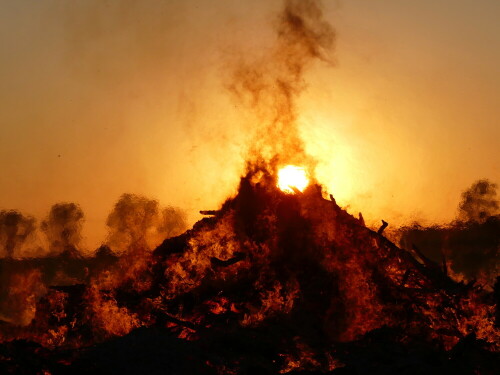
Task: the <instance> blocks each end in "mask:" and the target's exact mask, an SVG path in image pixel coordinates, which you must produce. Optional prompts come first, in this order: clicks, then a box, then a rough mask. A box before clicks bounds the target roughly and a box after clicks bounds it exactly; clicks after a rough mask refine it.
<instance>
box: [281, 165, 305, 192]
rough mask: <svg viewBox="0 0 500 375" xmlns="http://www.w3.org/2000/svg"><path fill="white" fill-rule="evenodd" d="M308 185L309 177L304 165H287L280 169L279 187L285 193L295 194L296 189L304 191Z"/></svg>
mask: <svg viewBox="0 0 500 375" xmlns="http://www.w3.org/2000/svg"><path fill="white" fill-rule="evenodd" d="M307 185H309V178H308V177H307V172H306V171H305V169H304V168H303V167H297V166H295V165H287V166H286V167H283V168H281V169H280V170H279V171H278V188H280V189H281V190H282V191H283V192H285V193H289V194H293V193H294V192H295V191H294V190H295V189H296V190H299V191H304V189H305V188H306V187H307Z"/></svg>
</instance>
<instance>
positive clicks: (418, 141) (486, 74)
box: [0, 0, 500, 246]
mask: <svg viewBox="0 0 500 375" xmlns="http://www.w3.org/2000/svg"><path fill="white" fill-rule="evenodd" d="M281 5H282V2H281V1H280V0H276V1H274V0H273V1H271V0H259V1H256V0H253V1H234V0H210V1H208V0H206V1H202V0H175V1H174V0H170V1H160V0H140V1H139V0H136V1H134V0H108V1H106V0H57V1H56V0H42V1H40V0H0V158H1V160H2V163H1V166H0V209H20V210H21V211H23V212H25V213H29V214H32V215H35V216H37V217H38V218H43V217H44V216H45V215H46V214H47V212H48V210H49V209H50V206H51V205H52V204H53V203H56V202H63V201H65V202H77V203H79V204H80V205H81V207H82V209H83V210H84V212H85V215H86V224H85V229H84V233H85V235H86V237H87V246H95V245H96V244H97V243H98V242H99V241H100V240H102V239H103V238H104V237H105V234H106V228H105V224H104V222H105V218H106V216H107V214H108V213H109V211H110V210H111V208H112V206H113V204H114V203H115V202H116V200H117V199H118V197H119V196H120V195H121V194H122V193H125V192H129V193H137V194H144V195H146V196H148V197H152V198H157V199H158V200H160V201H161V202H162V203H163V204H165V205H166V204H170V205H175V206H179V207H183V208H185V209H186V210H187V211H188V213H189V215H190V220H191V221H193V220H195V219H197V218H198V217H199V216H198V215H197V211H198V210H199V209H214V208H217V206H218V205H219V204H220V203H221V202H222V201H223V200H224V199H225V198H226V197H227V196H229V195H230V194H232V193H234V191H235V188H236V186H237V182H238V177H239V175H240V173H241V171H242V166H243V162H244V158H245V151H246V149H247V142H248V141H249V139H250V134H251V133H252V120H253V119H252V116H251V114H249V113H248V112H247V111H246V110H244V109H243V108H240V107H239V106H238V105H237V104H235V102H234V100H232V98H231V96H230V95H228V93H227V90H226V87H225V84H226V83H227V81H226V80H227V65H228V61H232V59H234V58H235V57H237V56H240V55H247V56H252V55H255V54H258V53H259V52H261V51H262V50H265V49H266V48H269V46H271V45H272V43H273V40H274V37H275V36H274V30H273V24H274V22H275V18H274V17H275V15H276V13H277V12H278V11H279V9H280V8H281ZM324 9H325V17H326V18H327V19H328V20H330V21H331V23H332V25H333V26H334V28H335V29H336V32H337V43H336V48H335V51H334V52H333V54H332V56H333V57H334V60H335V64H334V66H333V67H332V66H329V65H327V64H321V63H319V64H317V65H315V66H314V67H313V69H312V70H311V71H310V72H309V73H308V74H307V77H306V78H307V84H308V88H307V90H306V91H305V92H304V93H303V95H302V97H301V99H300V103H299V106H300V107H299V109H300V119H299V120H300V121H299V122H300V129H301V132H302V134H303V137H304V139H305V141H306V145H307V148H308V150H309V152H310V153H311V154H312V155H313V156H315V157H316V158H317V160H318V168H317V176H318V179H319V181H320V182H322V183H323V184H324V185H325V187H326V188H327V190H328V191H329V192H331V193H332V194H333V195H334V196H335V197H336V198H337V200H338V201H339V203H341V204H342V205H345V206H347V205H349V207H350V208H349V210H350V211H351V212H352V213H357V211H362V212H363V215H364V216H365V218H367V219H369V220H372V221H375V220H377V221H378V220H380V219H382V218H383V219H386V220H388V221H390V222H392V223H402V222H408V221H410V220H414V219H420V220H427V221H432V222H442V221H445V220H450V219H451V218H453V217H454V215H455V214H456V207H457V204H458V202H459V199H460V193H461V191H463V190H464V189H465V188H467V187H468V186H469V185H470V184H471V183H472V182H474V181H475V180H477V179H479V178H489V179H491V180H492V181H495V182H500V169H499V161H500V151H499V149H500V147H499V139H500V103H499V101H500V100H499V98H500V68H499V67H500V48H499V46H500V23H499V22H498V19H499V16H500V2H499V1H497V0H474V1H473V0H432V1H431V0H427V1H426V0H422V1H410V0H380V1H375V0H345V1H324Z"/></svg>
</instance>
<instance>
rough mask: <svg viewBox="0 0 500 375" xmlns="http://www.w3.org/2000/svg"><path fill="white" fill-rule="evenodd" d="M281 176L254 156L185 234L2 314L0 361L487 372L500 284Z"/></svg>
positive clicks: (24, 368) (59, 367) (19, 367)
mask: <svg viewBox="0 0 500 375" xmlns="http://www.w3.org/2000/svg"><path fill="white" fill-rule="evenodd" d="M277 184H278V181H276V177H275V173H269V172H268V171H266V170H263V169H254V170H250V171H249V172H248V174H247V175H246V176H245V177H243V178H242V179H241V182H240V186H239V190H238V193H237V195H236V196H235V197H234V198H231V199H229V200H227V201H226V203H225V204H224V205H223V206H222V208H221V209H220V210H218V211H210V212H208V213H209V214H210V215H209V217H206V218H204V219H202V220H201V221H199V222H198V223H196V225H195V226H194V227H193V228H192V229H191V230H189V231H187V232H186V233H184V234H182V235H181V236H178V237H174V238H171V239H168V240H166V241H164V243H163V244H161V245H160V246H159V247H158V248H157V249H156V250H154V251H153V252H146V251H141V249H138V250H137V251H135V252H131V253H129V254H126V255H123V256H122V257H120V258H117V260H116V261H115V262H112V263H109V264H108V267H107V269H105V270H100V272H96V273H95V274H94V275H93V276H92V277H90V278H89V282H88V283H87V284H86V285H85V284H78V285H70V286H65V287H52V288H50V289H49V290H48V291H47V292H46V294H45V296H44V297H43V298H41V299H40V300H39V301H38V302H37V303H36V313H35V318H34V319H33V320H32V322H31V323H30V324H29V325H27V326H24V327H22V326H16V325H13V324H9V323H3V324H2V325H1V326H0V330H1V337H2V341H3V344H1V346H0V360H1V363H0V368H1V369H2V373H40V374H42V373H44V374H49V373H50V374H64V373H72V374H74V373H89V372H96V373H101V372H107V373H178V374H181V373H182V374H192V373H197V374H257V373H258V374H277V373H332V374H337V373H338V374H343V373H352V374H364V373H377V374H378V373H380V374H382V373H384V374H386V373H391V372H392V373H400V374H416V373H423V372H429V373H440V374H445V373H467V374H493V373H496V366H495V365H496V364H498V359H499V358H500V357H499V355H498V351H499V340H498V338H499V335H498V334H499V330H498V324H499V323H500V321H499V319H498V309H497V310H496V306H497V304H498V289H497V290H496V292H492V291H487V290H484V289H482V288H481V287H480V286H476V285H474V284H465V283H457V282H454V281H453V280H452V279H450V278H449V277H448V276H447V274H446V270H445V269H443V268H442V267H441V266H440V265H437V264H435V263H433V262H431V261H429V260H428V259H426V258H425V257H424V256H423V255H422V254H419V253H410V252H407V251H405V250H402V249H400V248H398V247H397V246H395V245H394V244H393V243H391V242H390V241H389V240H387V239H386V238H385V237H384V236H383V234H382V233H381V232H382V231H379V233H377V232H376V231H372V230H370V229H368V228H367V227H366V226H365V225H364V222H363V220H362V218H355V217H353V216H351V215H350V214H348V213H347V212H346V211H344V210H342V209H341V208H340V207H339V206H338V205H337V204H336V203H335V200H334V199H333V197H331V198H330V199H325V197H324V196H323V192H322V191H321V188H320V187H319V186H318V185H315V184H309V185H308V186H307V187H305V188H304V189H303V192H300V191H299V189H298V188H296V187H294V186H293V185H291V186H292V191H293V192H290V191H286V190H285V191H284V190H281V189H280V188H278V186H277Z"/></svg>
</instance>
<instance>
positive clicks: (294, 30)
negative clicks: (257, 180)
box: [227, 0, 335, 165]
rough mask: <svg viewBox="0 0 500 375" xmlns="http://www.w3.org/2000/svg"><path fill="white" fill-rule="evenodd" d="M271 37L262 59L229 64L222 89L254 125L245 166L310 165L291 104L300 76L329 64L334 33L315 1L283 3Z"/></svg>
mask: <svg viewBox="0 0 500 375" xmlns="http://www.w3.org/2000/svg"><path fill="white" fill-rule="evenodd" d="M276 31H277V40H276V43H275V45H274V46H273V47H272V48H271V49H269V50H267V51H265V53H264V54H263V56H261V57H260V58H258V59H255V60H252V61H248V60H246V59H245V58H240V59H239V60H237V61H236V62H235V63H234V66H233V67H232V75H231V78H230V81H229V83H228V85H227V87H228V89H229V90H230V92H231V93H232V94H233V95H234V97H235V98H236V100H237V101H238V102H239V103H243V104H244V105H245V106H246V107H247V108H249V109H250V110H251V111H252V112H253V113H255V114H256V116H257V120H258V121H259V122H260V124H259V125H257V130H256V133H255V138H254V139H253V141H252V143H251V146H250V162H254V161H256V160H255V159H257V160H262V159H263V161H264V162H266V163H269V162H270V163H271V164H272V165H273V164H276V163H299V164H302V165H303V164H304V163H307V162H308V161H309V162H310V160H308V159H309V158H308V157H307V156H306V154H305V151H304V143H303V140H302V139H301V137H300V134H299V128H298V125H297V119H298V113H297V99H298V96H299V94H300V93H301V92H302V91H303V90H304V89H305V87H306V85H305V81H304V74H305V72H306V70H307V69H308V68H309V67H310V66H311V64H312V63H313V62H314V61H316V60H321V61H324V62H330V59H329V55H328V54H329V52H330V51H331V49H332V47H333V45H334V41H335V33H334V30H333V28H332V27H331V25H330V24H329V23H327V22H326V21H325V20H324V19H323V15H322V11H321V5H320V3H319V2H318V1H315V0H287V1H285V6H284V10H283V12H281V13H280V15H279V17H278V19H277V24H276ZM252 159H253V160H252Z"/></svg>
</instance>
